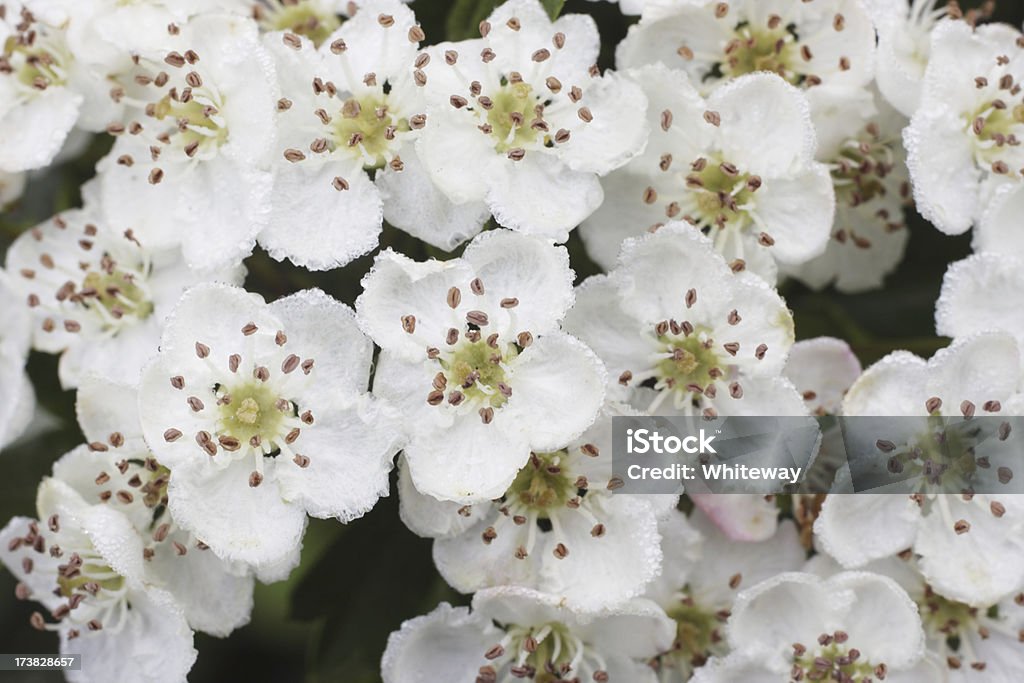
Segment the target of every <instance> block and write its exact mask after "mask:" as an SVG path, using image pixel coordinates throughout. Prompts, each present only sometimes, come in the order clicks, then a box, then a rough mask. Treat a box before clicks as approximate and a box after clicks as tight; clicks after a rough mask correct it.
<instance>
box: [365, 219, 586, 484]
mask: <svg viewBox="0 0 1024 683" xmlns="http://www.w3.org/2000/svg"><path fill="white" fill-rule="evenodd" d="M572 277H573V275H572V271H571V270H570V269H569V260H568V254H567V253H566V250H565V249H564V248H563V247H557V246H554V245H552V244H551V242H550V241H549V240H545V239H542V238H538V237H530V236H526V235H520V234H517V233H513V232H508V231H490V232H487V233H484V234H482V235H480V236H479V237H477V238H476V239H475V240H474V241H473V242H472V243H471V244H470V245H469V246H468V247H467V248H466V250H465V252H464V254H463V256H462V257H461V258H458V259H452V260H450V261H444V262H442V261H428V262H426V263H418V262H416V261H413V260H411V259H409V258H407V257H405V256H402V255H401V254H398V253H395V252H394V251H391V250H390V249H389V250H387V251H384V252H383V253H381V254H380V255H379V256H378V257H377V260H376V263H375V265H374V268H373V270H371V271H370V273H369V274H368V275H367V276H366V277H365V278H364V279H363V293H362V295H360V297H359V299H358V300H357V301H356V310H357V311H358V315H359V322H360V326H361V327H362V328H363V330H365V331H366V333H367V334H369V335H370V337H372V338H373V340H374V341H375V342H376V343H377V345H378V346H380V347H381V349H382V351H381V355H380V359H379V361H378V364H377V371H376V375H375V378H374V386H373V391H374V394H375V395H377V396H379V397H381V398H383V399H385V400H387V401H388V402H390V403H391V404H392V405H393V406H395V407H396V408H397V409H398V410H399V411H400V412H401V414H402V415H403V420H402V424H401V427H402V428H403V429H404V431H405V434H406V437H407V438H408V443H407V444H406V445H405V448H404V450H405V457H406V460H407V462H408V465H409V473H410V475H411V477H412V481H413V483H414V484H415V486H416V488H417V489H419V491H420V492H422V493H424V494H427V495H431V496H434V497H436V498H438V499H441V500H450V501H458V502H462V503H472V502H480V501H484V500H491V499H493V498H496V497H498V496H501V495H502V494H503V493H504V492H505V491H506V490H508V488H509V486H510V485H511V484H512V482H513V480H514V479H515V477H516V473H517V472H518V471H519V470H520V468H522V467H523V466H524V465H526V463H527V461H528V459H529V456H530V453H531V452H535V453H542V452H550V451H553V450H557V449H560V448H563V447H564V446H565V445H566V444H567V443H569V442H570V441H572V440H573V439H575V438H576V437H577V436H579V435H580V434H582V433H583V431H584V430H585V429H586V428H587V427H589V426H590V425H591V424H592V423H593V422H594V419H595V418H596V416H597V414H598V410H599V409H600V407H601V405H602V403H603V400H604V393H605V391H604V385H605V379H606V377H605V372H604V367H603V366H602V364H601V362H600V361H599V360H598V358H597V357H596V356H595V355H594V353H593V352H592V351H591V350H590V349H589V348H587V347H586V346H585V345H584V344H583V343H582V342H580V341H578V340H577V339H575V338H574V337H571V336H569V335H568V334H565V333H564V332H562V331H561V330H560V329H559V323H560V321H561V320H562V318H563V317H564V316H565V313H566V310H567V309H568V308H569V307H570V306H571V305H572V302H573V292H572Z"/></svg>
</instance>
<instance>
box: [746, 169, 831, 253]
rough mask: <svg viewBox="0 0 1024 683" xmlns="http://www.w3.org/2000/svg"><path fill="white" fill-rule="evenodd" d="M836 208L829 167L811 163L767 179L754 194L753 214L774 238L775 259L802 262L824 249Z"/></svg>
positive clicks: (772, 251) (759, 225)
mask: <svg viewBox="0 0 1024 683" xmlns="http://www.w3.org/2000/svg"><path fill="white" fill-rule="evenodd" d="M835 211H836V200H835V193H834V191H833V188H832V177H831V175H830V174H829V172H828V168H826V167H825V166H824V165H823V164H819V163H812V164H810V166H808V167H807V169H806V170H804V171H803V172H801V173H798V174H796V175H794V176H792V177H788V178H772V179H770V180H766V181H765V184H764V185H763V186H762V187H761V189H760V190H758V191H757V194H756V195H755V197H754V208H753V209H752V215H753V216H754V219H755V221H756V223H757V227H758V228H760V229H761V230H762V231H763V232H766V233H768V234H769V235H770V236H771V238H772V239H773V240H774V244H772V246H771V247H770V251H771V253H772V255H773V256H774V257H775V258H776V259H778V260H779V261H781V262H782V263H801V262H803V261H808V260H810V259H812V258H814V257H816V256H820V255H821V254H822V253H824V251H825V248H826V247H827V246H828V240H829V237H830V236H831V234H832V222H833V220H834V218H835Z"/></svg>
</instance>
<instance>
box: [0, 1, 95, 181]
mask: <svg viewBox="0 0 1024 683" xmlns="http://www.w3.org/2000/svg"><path fill="white" fill-rule="evenodd" d="M12 11H13V10H12ZM12 39H13V38H12ZM81 105H82V96H81V95H79V94H77V93H75V92H72V91H71V90H70V89H68V88H65V87H53V88H48V89H47V90H45V91H43V92H41V93H38V94H36V95H35V96H33V97H32V98H31V99H30V100H29V101H28V102H26V103H25V104H22V105H21V106H15V107H14V108H13V109H11V110H9V111H7V112H6V114H5V115H4V116H3V118H0V170H3V171H6V172H8V173H14V172H17V171H28V170H31V169H35V168H42V167H44V166H46V165H48V164H49V163H50V162H51V161H53V158H54V157H55V156H57V153H58V152H60V148H61V146H63V144H64V140H65V139H67V136H68V133H70V132H71V129H72V128H73V127H74V125H75V121H77V120H78V113H79V108H80V107H81ZM4 109H7V107H6V106H5V107H4Z"/></svg>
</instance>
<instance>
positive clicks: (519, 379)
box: [502, 334, 607, 450]
mask: <svg viewBox="0 0 1024 683" xmlns="http://www.w3.org/2000/svg"><path fill="white" fill-rule="evenodd" d="M606 381H607V375H606V373H605V369H604V365H603V364H602V363H601V361H600V360H599V359H598V357H597V356H596V355H595V354H594V352H593V351H591V350H590V349H589V348H588V347H587V346H586V345H584V344H583V342H581V341H579V340H578V339H576V338H575V337H570V336H569V335H567V334H549V335H546V336H544V337H540V338H539V339H537V340H536V341H534V342H533V344H532V345H531V346H530V347H528V348H527V349H526V350H525V351H523V353H522V354H520V356H519V357H518V358H517V362H516V364H515V368H514V370H513V373H512V376H511V378H510V384H511V386H512V387H513V394H512V397H511V398H509V400H508V403H507V404H506V405H505V407H504V410H503V411H502V412H507V413H509V415H508V417H509V418H510V420H509V421H510V422H512V424H509V425H506V426H505V429H506V431H512V430H515V431H517V432H518V431H520V430H521V431H522V432H523V434H524V438H525V439H526V440H527V441H528V443H529V444H530V448H531V449H533V450H546V449H554V448H561V447H562V446H565V445H566V444H567V443H568V442H569V441H571V440H573V439H574V438H576V437H577V436H579V435H580V434H582V433H583V431H584V430H585V429H586V428H587V427H589V426H590V425H592V424H593V423H594V419H595V418H596V417H597V412H598V410H599V409H600V408H601V404H602V403H603V402H604V393H605V388H604V387H605V382H606ZM553 416H557V419H552V417H553Z"/></svg>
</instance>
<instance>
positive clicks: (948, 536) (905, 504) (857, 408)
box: [814, 333, 1024, 605]
mask: <svg viewBox="0 0 1024 683" xmlns="http://www.w3.org/2000/svg"><path fill="white" fill-rule="evenodd" d="M1020 368H1021V366H1020V355H1019V352H1018V349H1017V345H1016V344H1015V343H1014V340H1013V338H1012V337H1010V336H1008V335H1005V334H1001V333H988V334H976V335H973V336H970V337H964V338H961V339H958V340H957V341H955V342H954V343H953V345H952V346H950V347H949V348H947V349H943V350H941V351H939V352H938V353H937V354H935V356H934V357H933V358H932V359H931V360H930V361H927V362H925V361H924V360H923V359H920V358H918V357H916V356H914V355H912V354H909V353H906V352H896V353H893V354H890V355H889V356H886V357H885V358H883V359H882V360H880V361H879V362H878V363H876V364H875V365H873V366H872V367H870V368H868V369H867V370H866V371H865V372H864V374H863V375H862V376H861V377H860V379H858V380H857V382H855V383H854V385H853V387H852V388H851V389H850V391H849V393H848V394H847V395H846V399H845V400H844V402H843V414H844V415H845V416H848V417H855V416H876V415H877V416H887V417H889V418H890V419H889V420H888V421H887V422H886V423H885V427H886V429H887V431H886V432H885V433H876V432H872V433H871V434H870V435H869V436H870V439H867V440H869V441H870V442H871V443H872V444H877V450H878V451H879V457H887V458H890V460H889V465H888V466H889V467H890V471H903V470H906V469H908V468H910V471H916V470H922V471H923V468H925V467H929V466H930V465H929V462H934V464H936V465H939V466H941V465H942V464H943V463H944V460H942V459H940V458H941V457H944V456H940V455H935V456H932V457H930V458H928V461H929V462H919V461H917V460H915V459H914V457H913V455H912V454H913V453H917V452H922V451H923V452H927V453H939V454H941V453H943V452H944V451H942V450H937V449H936V448H935V447H934V445H933V444H934V443H935V439H936V438H938V437H941V436H942V435H943V434H945V430H944V429H937V428H936V425H935V424H933V423H934V422H935V418H928V417H927V416H928V415H932V416H936V417H937V416H952V415H960V414H963V415H964V416H969V415H973V414H974V413H975V411H977V413H978V414H979V415H981V414H990V415H998V414H1000V413H1001V412H1002V411H1003V410H1004V408H1003V404H1004V403H1006V402H1007V401H1008V400H1009V399H1010V398H1011V397H1012V396H1013V395H1014V394H1015V393H1016V392H1017V387H1018V384H1019V382H1020V379H1021V369H1020ZM914 416H920V417H919V419H916V420H912V419H909V418H911V417H914ZM900 417H902V420H900V419H893V418H900ZM852 426H856V425H855V423H851V425H848V428H847V444H848V446H849V445H850V443H851V441H850V439H851V435H852V436H853V437H855V436H856V434H855V432H851V428H852ZM953 427H954V428H955V425H953ZM937 434H938V437H937V436H936V435H937ZM865 438H866V437H865ZM876 439H879V440H877V441H876ZM882 439H884V440H882ZM972 445H973V444H969V443H965V445H964V448H965V449H967V450H966V451H964V452H965V453H967V454H969V455H971V456H972V458H974V457H976V458H977V459H978V460H976V461H975V462H977V466H976V467H971V468H967V469H966V470H963V469H962V468H960V467H957V468H945V467H943V468H941V471H940V474H939V475H938V476H937V477H936V478H935V479H934V481H931V480H927V479H922V480H920V481H921V483H920V486H919V489H920V490H914V491H909V492H905V493H900V492H898V491H895V492H892V493H873V494H872V493H858V494H856V495H836V496H829V498H828V499H827V500H826V501H825V504H824V505H823V507H822V510H821V514H820V516H819V517H818V519H817V521H816V522H815V526H814V529H815V532H816V534H817V538H818V541H819V542H820V544H821V547H822V549H823V550H825V551H826V552H827V553H828V554H830V555H832V557H834V558H835V559H836V560H838V561H839V563H840V564H842V565H843V566H844V567H847V568H852V567H860V566H863V565H864V564H865V563H867V562H869V561H871V560H875V559H879V558H882V557H886V556H889V555H893V554H895V553H898V552H901V551H903V550H905V549H907V548H912V549H913V551H914V552H915V553H916V554H917V555H919V556H920V558H921V559H920V565H921V570H922V572H923V573H924V575H925V577H926V579H927V580H928V582H929V583H930V584H931V585H932V586H933V587H934V588H935V590H937V591H939V592H941V593H942V594H943V595H946V596H947V597H949V598H951V599H954V600H958V601H961V602H965V603H968V604H971V605H978V604H983V603H992V602H996V601H998V600H1000V599H1001V598H1002V597H1004V596H1006V595H1007V594H1010V593H1013V592H1015V591H1017V590H1020V588H1021V587H1024V574H1022V572H1021V571H1020V566H1021V563H1022V562H1024V540H1022V536H1021V534H1020V530H1021V529H1022V528H1024V501H1019V500H1018V499H1019V498H1020V496H1016V495H998V494H994V493H992V491H995V488H994V480H995V478H996V477H997V476H998V478H999V480H1000V483H1009V482H1010V480H1012V479H1013V477H1014V474H1015V473H1014V472H1013V470H1012V468H1008V467H999V468H998V470H997V471H992V472H987V470H986V467H985V464H986V463H985V462H984V461H983V460H984V455H985V452H984V451H983V450H982V449H981V448H980V447H978V448H972V447H971V446H972ZM982 445H983V444H982ZM915 449H916V450H915ZM961 455H962V453H961V452H960V451H955V452H953V453H951V454H950V456H949V457H951V458H954V459H955V458H958V457H961ZM933 458H934V460H933ZM894 461H895V462H894ZM915 468H916V470H915ZM989 469H991V470H996V468H995V467H990V468H989ZM962 472H966V474H962ZM972 478H977V479H978V481H979V482H980V483H975V482H974V480H973V479H972ZM988 478H991V479H992V484H991V485H990V484H989V483H986V482H987V481H988ZM975 486H977V487H978V490H979V491H983V490H987V491H988V493H981V492H979V493H978V494H977V495H973V496H971V495H966V496H961V495H956V494H949V493H948V492H949V491H963V490H973V489H974V487H975ZM911 493H912V494H913V495H909V494H911Z"/></svg>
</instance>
